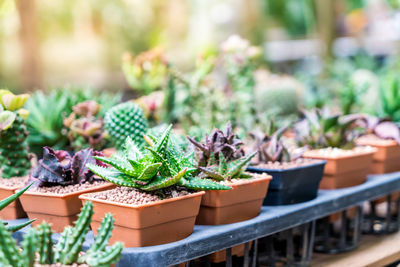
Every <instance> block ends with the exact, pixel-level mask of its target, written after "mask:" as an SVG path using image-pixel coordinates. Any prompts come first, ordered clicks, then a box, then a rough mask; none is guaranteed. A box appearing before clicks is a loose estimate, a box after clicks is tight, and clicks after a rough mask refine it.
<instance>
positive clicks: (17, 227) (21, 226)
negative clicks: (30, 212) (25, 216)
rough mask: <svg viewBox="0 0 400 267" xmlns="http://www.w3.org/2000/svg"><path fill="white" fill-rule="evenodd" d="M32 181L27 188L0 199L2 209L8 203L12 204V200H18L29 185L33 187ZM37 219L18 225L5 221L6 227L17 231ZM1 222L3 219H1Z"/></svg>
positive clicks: (0, 208) (27, 187)
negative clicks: (10, 224) (9, 224)
mask: <svg viewBox="0 0 400 267" xmlns="http://www.w3.org/2000/svg"><path fill="white" fill-rule="evenodd" d="M31 185H32V183H31V184H29V185H27V186H26V187H25V188H23V189H21V190H20V191H18V192H17V193H15V194H13V195H11V196H9V197H7V198H5V199H3V200H0V210H2V209H4V208H5V207H7V206H8V205H10V204H11V202H13V201H15V200H17V199H18V198H19V197H20V196H21V195H22V194H23V193H24V192H25V191H26V190H28V189H29V187H31ZM34 221H35V220H34V219H33V220H29V221H27V222H24V223H21V224H17V225H12V226H7V223H4V225H6V229H7V230H8V231H10V232H15V231H18V230H19V229H22V228H24V227H25V226H27V225H29V224H31V223H32V222H34ZM0 222H1V220H0Z"/></svg>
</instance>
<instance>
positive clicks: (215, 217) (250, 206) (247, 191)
mask: <svg viewBox="0 0 400 267" xmlns="http://www.w3.org/2000/svg"><path fill="white" fill-rule="evenodd" d="M271 179H272V176H270V175H265V177H261V178H257V179H250V180H242V181H240V182H239V183H237V184H232V185H231V187H232V189H231V190H210V191H206V193H205V195H204V197H203V199H202V201H201V207H200V211H199V215H198V216H197V219H196V224H200V225H220V224H228V223H235V222H241V221H245V220H248V219H251V218H254V217H256V216H257V215H258V214H260V211H261V206H262V203H263V201H264V198H265V196H266V194H267V191H268V185H269V182H270V181H271Z"/></svg>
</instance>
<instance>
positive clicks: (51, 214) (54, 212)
mask: <svg viewBox="0 0 400 267" xmlns="http://www.w3.org/2000/svg"><path fill="white" fill-rule="evenodd" d="M113 187H115V185H114V184H111V183H105V184H103V185H99V186H95V187H92V188H87V189H85V190H79V191H76V192H73V193H68V194H63V195H60V194H51V193H48V194H43V193H39V192H33V191H29V190H28V191H26V192H25V193H24V194H22V195H21V196H20V200H21V203H22V206H23V208H24V210H25V211H26V213H27V214H28V217H29V218H30V219H35V218H36V219H37V220H36V221H35V222H34V223H33V225H38V224H40V223H42V222H43V221H46V222H48V223H51V224H52V229H53V230H54V231H55V232H57V233H59V232H62V231H63V230H64V227H65V226H68V225H72V223H73V222H74V221H76V219H77V218H78V214H79V212H80V211H81V208H82V202H81V200H80V199H79V195H81V194H84V193H90V192H97V191H103V190H107V189H111V188H113Z"/></svg>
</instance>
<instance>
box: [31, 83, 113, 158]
mask: <svg viewBox="0 0 400 267" xmlns="http://www.w3.org/2000/svg"><path fill="white" fill-rule="evenodd" d="M120 99H121V95H120V94H118V93H117V94H115V93H114V94H113V93H105V92H98V91H95V90H93V89H91V88H80V87H68V86H67V87H62V88H56V89H54V90H51V91H50V92H49V93H44V92H42V91H36V92H35V93H34V94H33V95H32V97H31V98H30V99H29V101H28V102H27V103H26V109H28V110H29V111H30V115H29V117H28V118H27V121H26V124H27V127H28V131H29V132H30V134H29V137H28V143H29V146H30V147H31V149H32V151H33V152H35V153H40V152H41V151H42V148H43V147H44V146H51V147H53V148H54V149H57V150H59V149H63V150H65V149H67V147H68V138H67V136H66V135H65V134H64V133H63V128H64V123H63V120H64V118H66V117H67V116H68V115H69V114H70V113H71V112H72V107H73V106H75V105H76V104H78V103H80V102H83V101H85V100H94V101H96V102H98V103H99V104H100V105H101V109H100V111H99V117H103V116H104V113H105V112H106V111H107V110H108V109H109V108H111V107H112V106H114V105H115V104H116V103H118V102H119V101H120Z"/></svg>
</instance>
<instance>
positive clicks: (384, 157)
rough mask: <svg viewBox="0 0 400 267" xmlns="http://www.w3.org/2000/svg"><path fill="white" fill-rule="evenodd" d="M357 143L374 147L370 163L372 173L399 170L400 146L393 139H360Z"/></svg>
mask: <svg viewBox="0 0 400 267" xmlns="http://www.w3.org/2000/svg"><path fill="white" fill-rule="evenodd" d="M357 144H359V145H368V146H372V147H374V148H375V149H376V152H375V153H374V160H373V163H372V168H371V173H372V174H383V173H389V172H397V171H400V164H399V162H400V146H399V144H397V142H396V141H394V140H380V141H378V142H374V140H360V141H357Z"/></svg>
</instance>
